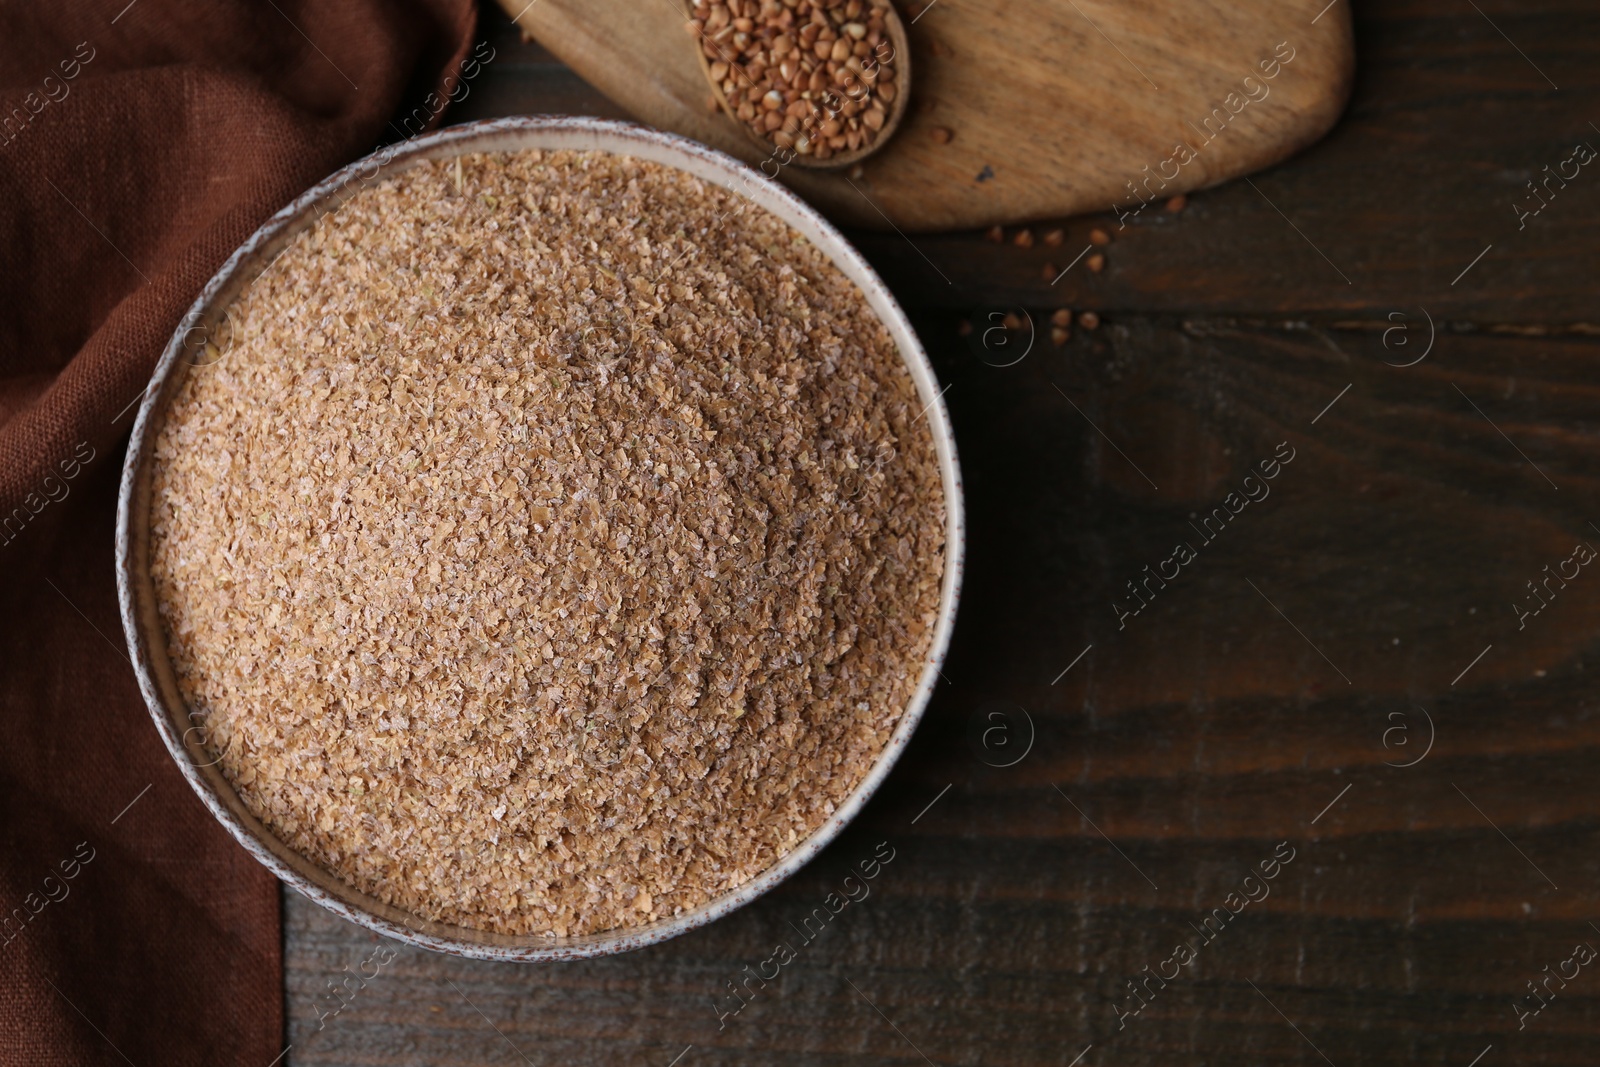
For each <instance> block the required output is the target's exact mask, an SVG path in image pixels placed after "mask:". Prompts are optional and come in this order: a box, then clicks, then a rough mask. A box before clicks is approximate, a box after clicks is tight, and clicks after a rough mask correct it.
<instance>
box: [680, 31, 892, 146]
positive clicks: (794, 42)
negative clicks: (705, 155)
mask: <svg viewBox="0 0 1600 1067" xmlns="http://www.w3.org/2000/svg"><path fill="white" fill-rule="evenodd" d="M801 10H805V11H806V15H805V16H804V17H801V16H800V15H799V14H798V13H799V11H801ZM692 11H693V14H692V16H691V18H690V22H689V31H690V33H691V34H692V35H693V36H694V38H695V54H696V55H698V56H699V57H700V69H701V71H702V72H704V74H705V76H706V81H707V82H708V83H709V84H710V85H711V91H712V92H713V93H714V94H715V96H716V99H717V104H718V105H719V106H720V107H721V108H722V110H723V112H724V113H725V114H726V115H727V116H728V117H729V118H730V119H732V120H733V121H734V122H735V123H737V124H738V126H739V128H740V129H741V130H743V131H744V132H745V135H746V136H747V137H749V139H750V140H751V141H752V142H753V143H755V144H757V145H759V146H760V147H761V149H762V150H763V151H765V152H769V153H784V154H790V155H791V158H789V159H786V160H783V162H784V163H785V164H788V163H792V164H794V165H795V166H797V167H810V168H815V169H832V168H835V167H847V166H849V165H851V164H852V163H858V162H860V161H861V160H863V159H865V158H866V157H867V156H870V155H871V154H872V153H873V152H876V151H877V150H878V149H879V148H881V147H882V146H883V145H884V144H885V143H887V142H888V140H889V138H890V137H891V136H892V135H893V134H894V131H895V129H896V128H897V127H899V125H900V120H901V119H902V118H904V117H905V113H906V104H907V103H908V102H909V100H910V98H911V94H910V92H909V90H910V87H911V46H910V40H909V38H908V37H907V36H906V28H905V24H904V23H903V22H901V20H900V16H899V15H898V14H897V13H896V12H895V10H894V8H893V7H892V6H891V5H890V3H889V0H694V6H693V8H692ZM813 11H820V12H821V14H822V17H823V18H824V19H825V20H826V22H827V27H826V29H824V30H818V31H809V30H808V29H807V28H806V27H807V26H808V25H810V24H814V17H815V16H813V15H812V12H813ZM852 13H853V14H852ZM880 21H881V23H882V28H881V29H877V30H876V35H877V37H878V40H877V42H876V43H874V42H873V40H872V36H873V34H874V27H873V24H874V23H876V22H880ZM785 23H787V25H785ZM823 34H832V35H833V36H832V38H831V39H832V40H833V42H834V44H833V51H832V52H831V53H830V55H829V57H828V58H826V59H824V58H822V57H821V56H820V55H819V54H818V51H817V45H818V39H819V38H821V37H822V35H823ZM807 38H810V40H811V43H810V44H807V43H806V39H807ZM823 40H824V41H825V40H827V38H823ZM841 41H843V42H845V45H844V47H843V48H841V47H840V46H839V42H841ZM857 45H865V46H866V48H867V49H868V53H867V55H866V56H864V57H863V56H858V55H856V54H855V53H856V51H857V50H858V49H857V47H856V46H857ZM846 50H848V52H849V55H847V56H845V57H844V58H841V59H838V60H835V59H833V58H832V56H833V55H837V54H839V53H840V52H842V51H846ZM774 53H777V54H774ZM807 64H809V66H808V65H807ZM785 71H787V72H788V74H791V75H796V74H797V77H796V78H795V80H787V79H785V76H784V75H785ZM808 71H810V72H814V73H813V74H812V75H811V76H810V80H807V79H808V74H807V72H808ZM718 74H720V75H721V77H720V78H718V77H717V75H718ZM817 75H820V78H819V77H817ZM841 79H842V80H841ZM796 81H798V82H799V87H798V88H797V87H796V85H795V83H796ZM819 82H821V83H823V84H822V87H821V88H819V89H817V90H815V91H813V90H812V89H811V88H810V86H811V85H817V84H819ZM780 84H781V85H782V86H783V87H782V88H778V87H777V86H778V85H780ZM730 97H731V99H730ZM751 98H754V99H751ZM769 99H770V100H771V101H772V103H775V104H776V105H777V106H776V107H773V106H771V105H770V104H768V103H767V101H768V100H769ZM797 104H798V105H799V106H796V105H797ZM852 104H854V105H855V107H854V109H853V110H854V111H855V114H853V115H852V114H849V113H848V112H849V110H851V105H852ZM741 106H747V114H753V115H754V116H755V117H756V121H761V118H760V117H761V116H764V115H769V114H777V115H779V116H780V117H784V116H785V115H786V114H787V116H788V118H787V119H786V121H787V122H788V125H787V126H780V127H779V128H778V129H776V130H772V131H768V132H763V133H758V132H756V130H755V129H754V128H753V127H752V126H751V124H750V123H749V122H748V121H746V120H745V119H742V118H740V117H739V108H740V107H741ZM790 109H792V110H790ZM791 119H792V121H789V120H791ZM880 120H881V121H880ZM825 124H836V125H837V127H838V131H837V132H836V133H832V134H828V133H824V132H823V131H824V129H826V126H825ZM874 125H876V128H874ZM852 129H853V130H855V131H858V143H857V145H856V147H855V148H851V147H849V143H848V137H849V134H850V132H851V131H852ZM837 138H844V143H843V144H842V145H840V146H835V145H833V144H830V143H829V142H830V139H837ZM780 158H781V157H780Z"/></svg>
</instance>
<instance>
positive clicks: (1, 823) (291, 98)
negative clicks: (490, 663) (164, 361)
mask: <svg viewBox="0 0 1600 1067" xmlns="http://www.w3.org/2000/svg"><path fill="white" fill-rule="evenodd" d="M474 16H475V11H474V8H473V5H472V2H471V0H207V2H206V3H200V4H195V3H180V2H177V0H134V2H132V3H128V0H103V2H95V3H87V2H76V3H64V4H56V3H52V4H28V3H22V4H10V5H5V6H3V7H0V1063H4V1064H29V1065H37V1064H74V1065H77V1064H100V1063H106V1064H113V1063H114V1064H122V1063H134V1064H138V1065H139V1067H145V1065H147V1064H150V1065H153V1064H163V1065H166V1064H188V1063H194V1064H206V1065H216V1064H244V1065H250V1067H267V1065H268V1064H269V1063H271V1062H273V1061H274V1057H277V1056H278V1055H279V1054H280V1053H281V1052H282V1051H283V1047H284V1038H283V1025H282V988H283V986H282V973H281V965H282V960H281V945H280V936H281V935H280V931H279V916H278V895H277V892H278V891H277V884H276V882H275V881H274V880H273V879H272V877H271V876H270V875H269V874H268V873H267V872H266V871H265V870H263V869H262V868H261V867H260V866H259V865H258V864H256V862H255V861H254V860H252V859H250V858H249V857H248V856H247V855H246V854H245V852H244V851H243V850H242V849H240V848H239V847H238V846H237V845H236V844H234V842H233V841H232V839H231V838H229V837H228V836H227V835H226V834H225V833H224V832H223V831H222V830H221V829H220V828H219V827H218V826H217V825H216V824H215V822H214V821H213V820H212V818H211V816H210V815H209V814H208V813H207V812H206V810H205V809H204V808H203V807H202V806H201V804H200V802H199V801H198V800H197V799H196V798H195V797H194V795H193V794H192V793H191V792H190V790H189V787H188V786H187V785H186V784H185V783H184V781H183V779H182V777H181V776H180V775H179V773H178V772H177V770H176V768H174V767H173V766H172V765H171V761H170V759H169V757H168V756H167V754H166V752H165V750H164V749H163V748H162V746H161V743H160V741H159V739H158V738H157V735H156V732H155V729H154V727H153V726H152V725H151V724H150V721H149V717H148V715H147V713H146V712H145V709H144V705H143V702H142V700H141V698H140V696H139V693H138V690H137V688H136V687H135V684H134V681H133V675H132V671H131V669H130V667H129V665H128V663H127V660H126V657H125V654H124V652H123V647H122V646H123V638H122V632H121V627H120V625H119V622H118V616H117V605H116V593H115V586H114V582H113V577H112V527H113V518H114V515H115V511H116V491H117V482H118V478H119V475H120V465H121V457H122V451H123V447H124V445H125V442H126V439H127V432H128V429H129V427H130V425H131V423H132V421H133V412H132V411H131V410H130V409H129V405H130V404H131V403H132V402H133V401H135V400H136V399H137V398H138V397H139V394H140V391H141V389H142V388H143V387H144V385H145V383H146V382H147V380H148V378H149V375H150V372H151V370H152V368H153V367H154V364H155V361H156V358H157V356H158V355H159V354H160V352H161V349H162V348H163V347H164V345H165V343H166V341H167V339H168V338H169V337H170V336H171V334H172V332H173V330H174V329H175V328H176V326H177V324H178V322H179V320H180V318H181V317H182V315H183V313H184V312H185V311H186V310H187V309H188V306H189V304H190V303H191V302H192V301H193V300H194V298H195V296H196V294H197V293H198V292H199V290H200V289H201V287H202V286H203V285H204V284H205V282H206V281H207V280H208V279H209V278H210V276H211V275H212V274H213V273H214V272H215V271H216V270H217V268H218V267H219V266H221V264H222V262H223V260H225V259H226V258H227V257H228V255H229V254H230V253H231V252H232V251H233V250H234V249H235V248H236V247H237V246H238V245H239V244H241V243H242V242H243V241H244V239H245V238H246V237H248V236H249V234H250V233H251V232H252V231H253V230H254V229H255V228H256V227H257V226H258V225H260V224H261V223H262V222H263V221H265V220H266V218H267V217H268V216H270V215H271V214H272V213H273V212H275V211H277V210H278V209H279V208H281V207H282V206H283V205H284V204H286V203H288V202H289V201H290V200H292V199H293V198H294V197H295V196H297V195H298V194H299V193H301V192H303V191H304V190H305V189H306V188H308V187H309V186H310V185H312V184H313V183H314V182H316V181H317V180H319V179H321V178H323V177H325V176H326V175H327V174H328V173H329V172H331V171H332V170H334V169H335V168H337V167H338V166H339V165H341V164H343V163H345V162H348V161H349V160H351V159H354V158H356V157H358V156H360V155H362V154H363V153H365V152H367V151H369V150H371V149H372V148H373V147H374V146H375V145H376V144H377V143H379V142H380V141H383V140H396V139H399V138H400V137H401V136H403V135H404V134H403V133H402V132H401V131H400V130H399V128H398V127H397V126H396V125H394V124H392V123H391V119H392V118H393V117H394V116H395V115H396V114H411V113H413V109H414V108H417V107H419V106H420V107H422V108H423V110H422V111H421V114H423V115H431V114H432V113H433V112H434V111H435V110H436V109H435V108H432V107H430V106H428V105H427V104H425V102H424V101H425V98H426V97H427V94H428V93H430V92H437V93H439V95H440V96H441V97H442V96H443V95H445V90H446V89H447V88H448V86H446V85H445V84H444V82H445V78H446V76H456V77H459V72H460V65H461V62H462V60H463V58H464V57H465V55H466V50H467V48H468V46H469V45H470V44H471V41H472V34H473V27H474ZM452 84H453V83H452ZM437 99H438V98H435V100H437ZM416 128H417V125H416V124H415V123H413V124H412V125H411V126H410V127H409V129H408V130H406V131H405V132H406V133H409V132H413V131H415V129H416Z"/></svg>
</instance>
